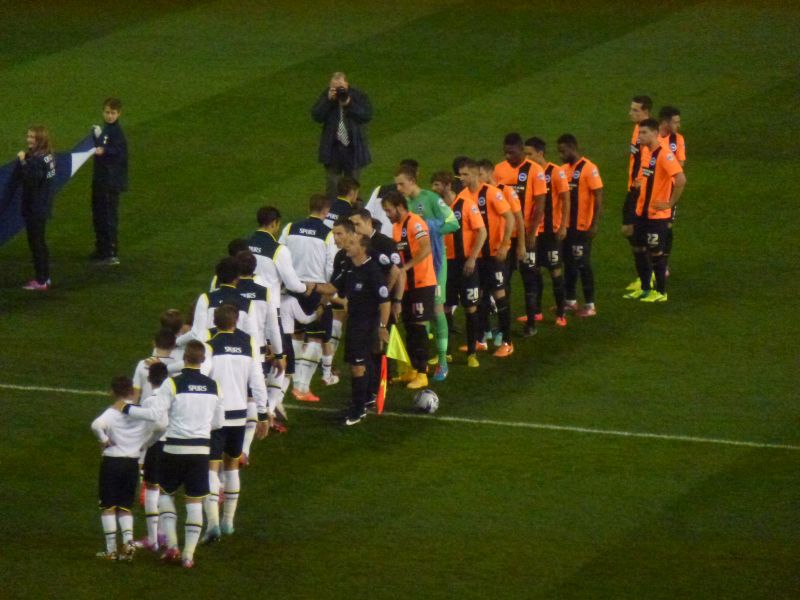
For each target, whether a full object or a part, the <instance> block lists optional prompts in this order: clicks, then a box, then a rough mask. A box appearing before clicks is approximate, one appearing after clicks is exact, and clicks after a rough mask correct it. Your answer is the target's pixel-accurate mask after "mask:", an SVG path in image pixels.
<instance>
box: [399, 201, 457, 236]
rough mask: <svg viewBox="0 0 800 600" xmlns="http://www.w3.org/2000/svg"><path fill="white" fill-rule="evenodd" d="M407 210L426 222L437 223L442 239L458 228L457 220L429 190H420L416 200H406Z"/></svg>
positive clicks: (447, 207)
mask: <svg viewBox="0 0 800 600" xmlns="http://www.w3.org/2000/svg"><path fill="white" fill-rule="evenodd" d="M408 210H410V211H411V212H413V213H416V214H418V215H419V216H421V217H422V218H423V219H425V220H426V221H438V222H439V233H440V234H441V236H442V238H444V236H445V235H446V234H448V233H453V232H454V231H457V230H458V228H459V225H458V220H457V219H456V216H455V215H454V214H453V211H452V210H450V207H449V206H447V204H445V202H444V200H442V199H441V198H440V197H439V194H437V193H436V192H433V191H431V190H420V192H419V194H418V195H417V197H416V198H408Z"/></svg>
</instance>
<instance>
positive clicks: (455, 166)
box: [453, 155, 469, 175]
mask: <svg viewBox="0 0 800 600" xmlns="http://www.w3.org/2000/svg"><path fill="white" fill-rule="evenodd" d="M465 160H469V156H464V155H460V156H456V157H455V158H454V159H453V173H455V174H456V175H458V170H459V169H460V168H461V165H462V164H464V161H465Z"/></svg>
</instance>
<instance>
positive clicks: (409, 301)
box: [403, 285, 436, 323]
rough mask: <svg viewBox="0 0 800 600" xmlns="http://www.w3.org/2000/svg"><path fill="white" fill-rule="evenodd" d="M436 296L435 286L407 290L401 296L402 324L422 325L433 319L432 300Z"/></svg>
mask: <svg viewBox="0 0 800 600" xmlns="http://www.w3.org/2000/svg"><path fill="white" fill-rule="evenodd" d="M435 296H436V286H435V285H427V286H425V287H419V288H414V289H411V290H407V291H406V293H405V294H403V322H404V323H424V322H425V321H430V320H431V319H432V318H433V299H434V298H435Z"/></svg>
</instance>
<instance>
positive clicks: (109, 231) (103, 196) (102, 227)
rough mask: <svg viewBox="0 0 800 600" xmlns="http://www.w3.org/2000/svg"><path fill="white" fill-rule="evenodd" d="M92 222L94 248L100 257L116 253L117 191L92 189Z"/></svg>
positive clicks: (107, 256)
mask: <svg viewBox="0 0 800 600" xmlns="http://www.w3.org/2000/svg"><path fill="white" fill-rule="evenodd" d="M92 223H93V224H94V237H95V242H94V245H95V250H96V251H97V254H98V255H99V256H100V258H109V257H111V256H116V255H117V226H118V223H119V192H115V191H111V190H93V191H92Z"/></svg>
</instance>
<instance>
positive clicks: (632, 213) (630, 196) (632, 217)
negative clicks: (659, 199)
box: [622, 188, 639, 225]
mask: <svg viewBox="0 0 800 600" xmlns="http://www.w3.org/2000/svg"><path fill="white" fill-rule="evenodd" d="M638 199H639V190H638V188H632V189H630V190H628V193H627V194H625V200H623V201H622V224H623V225H633V224H634V223H635V222H636V219H637V217H636V201H637V200H638Z"/></svg>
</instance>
